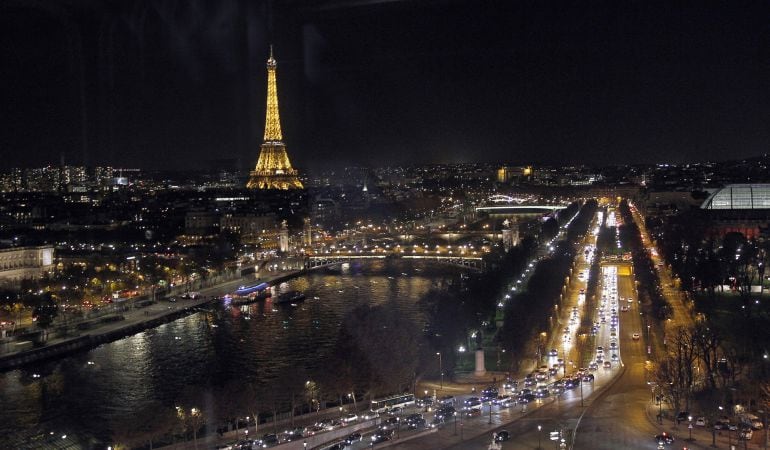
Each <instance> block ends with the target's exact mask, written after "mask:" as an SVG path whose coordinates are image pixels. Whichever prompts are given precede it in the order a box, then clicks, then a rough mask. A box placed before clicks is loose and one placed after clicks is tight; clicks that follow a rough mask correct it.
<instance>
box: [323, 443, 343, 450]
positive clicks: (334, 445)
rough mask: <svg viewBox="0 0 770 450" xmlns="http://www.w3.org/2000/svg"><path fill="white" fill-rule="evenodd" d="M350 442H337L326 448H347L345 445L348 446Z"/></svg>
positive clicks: (335, 449) (334, 449)
mask: <svg viewBox="0 0 770 450" xmlns="http://www.w3.org/2000/svg"><path fill="white" fill-rule="evenodd" d="M347 446H348V444H346V443H345V442H337V443H336V444H332V445H330V446H329V447H326V450H345V447H347Z"/></svg>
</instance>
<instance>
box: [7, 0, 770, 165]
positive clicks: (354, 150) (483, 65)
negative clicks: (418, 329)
mask: <svg viewBox="0 0 770 450" xmlns="http://www.w3.org/2000/svg"><path fill="white" fill-rule="evenodd" d="M274 3H275V4H274V5H273V6H272V7H271V6H270V5H267V3H266V2H265V1H260V0H254V1H248V0H212V1H208V2H207V1H195V0H176V1H172V0H168V1H163V0H158V1H151V0H145V1H141V0H106V1H96V0H92V1H75V0H50V1H46V0H36V1H32V0H29V1H26V0H10V1H5V2H3V3H2V4H0V81H1V83H0V85H1V86H0V102H1V104H2V106H3V107H2V115H1V116H0V117H2V131H0V155H2V158H0V168H8V167H15V166H21V167H34V166H41V165H44V164H48V163H53V164H58V163H59V161H60V159H61V158H62V157H63V158H64V160H65V163H67V164H88V165H106V164H110V165H115V166H124V167H143V168H160V169H188V168H204V167H214V166H217V165H223V166H226V165H227V164H228V163H227V162H223V161H220V160H228V159H232V160H238V161H239V164H240V167H241V168H244V169H245V168H248V167H250V166H253V165H254V163H255V162H256V159H257V156H258V153H259V144H260V143H261V138H262V132H263V127H264V102H265V90H266V89H265V79H266V74H265V60H266V59H267V54H268V44H269V43H270V42H272V43H273V44H274V46H275V56H276V59H277V61H278V92H279V99H280V107H281V119H282V125H283V131H284V141H285V142H286V144H287V146H288V149H289V154H290V157H291V159H292V162H293V163H294V165H295V166H298V167H300V168H306V169H314V168H321V167H324V166H329V165H332V164H360V165H370V166H375V165H382V164H395V163H426V162H473V161H508V162H513V163H536V164H537V163H549V164H550V163H555V164H559V163H585V164H616V163H638V162H689V161H703V160H723V159H732V158H740V157H744V156H754V155H758V154H762V153H765V152H767V150H768V148H770V121H769V120H768V119H770V87H769V86H770V14H769V13H770V6H769V5H770V3H768V2H764V1H757V2H751V3H744V2H738V1H724V2H709V1H693V2H672V1H661V2H655V1H617V0H614V1H609V2H585V1H579V2H548V1H542V0H535V1H518V0H507V1H501V2H493V1H483V0H468V1H448V0H447V1H408V0H404V1H397V0H391V1H387V0H379V1H358V0H333V1H321V0H284V1H281V0H276V1H275V2H274ZM589 5H590V6H589Z"/></svg>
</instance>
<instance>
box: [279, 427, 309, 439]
mask: <svg viewBox="0 0 770 450" xmlns="http://www.w3.org/2000/svg"><path fill="white" fill-rule="evenodd" d="M304 433H305V430H304V429H302V428H299V427H298V428H293V429H291V430H286V432H285V433H284V434H283V436H284V439H285V440H286V441H287V442H291V441H295V440H297V439H300V438H302V437H303V434H304Z"/></svg>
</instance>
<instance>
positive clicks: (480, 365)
mask: <svg viewBox="0 0 770 450" xmlns="http://www.w3.org/2000/svg"><path fill="white" fill-rule="evenodd" d="M486 374H487V369H485V368H484V350H483V349H481V348H479V349H476V370H475V371H474V372H473V375H474V376H477V377H483V376H484V375H486Z"/></svg>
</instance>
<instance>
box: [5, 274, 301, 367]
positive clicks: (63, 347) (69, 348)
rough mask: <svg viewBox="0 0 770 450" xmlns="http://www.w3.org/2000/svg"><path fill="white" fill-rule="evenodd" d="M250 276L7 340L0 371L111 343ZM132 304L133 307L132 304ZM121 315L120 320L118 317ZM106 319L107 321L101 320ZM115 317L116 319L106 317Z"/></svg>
mask: <svg viewBox="0 0 770 450" xmlns="http://www.w3.org/2000/svg"><path fill="white" fill-rule="evenodd" d="M299 273H301V272H300V271H297V270H288V271H279V272H274V273H269V274H268V275H267V276H263V277H262V278H261V279H262V280H263V281H266V282H272V281H273V280H278V279H281V280H283V279H286V278H290V277H293V276H296V275H298V274H299ZM251 281H253V278H250V277H245V278H241V277H239V278H236V279H232V280H228V281H225V282H223V283H220V284H217V285H213V286H209V287H205V288H201V289H200V290H199V292H200V298H198V299H195V300H183V299H179V300H177V301H176V302H174V303H171V302H168V301H165V300H161V301H157V302H155V303H153V304H151V305H149V306H145V307H137V306H136V305H125V306H126V307H127V308H128V309H127V310H117V311H114V312H112V313H109V314H106V315H103V316H100V317H99V318H97V319H98V320H94V321H90V322H89V323H90V324H93V327H92V328H91V327H89V328H87V329H82V330H81V329H78V327H77V326H75V324H71V325H72V328H71V329H70V326H69V325H67V324H65V327H66V330H65V331H64V333H62V334H60V333H61V330H58V331H57V332H56V333H54V332H51V333H50V334H49V336H48V339H47V340H46V342H45V344H43V345H37V346H36V345H34V343H33V342H32V341H29V340H26V341H15V340H13V341H11V340H7V341H5V342H4V343H2V344H0V370H6V369H11V368H14V367H19V366H23V365H24V364H27V363H31V362H35V361H40V360H44V359H52V358H56V357H62V356H66V355H68V354H70V353H72V352H75V351H79V350H85V349H88V348H91V347H93V346H95V345H98V344H102V343H105V342H111V341H113V340H116V339H120V338H122V337H124V336H128V335H132V334H135V333H139V332H141V331H144V330H146V329H149V328H152V327H155V326H158V325H160V324H162V323H165V322H167V321H170V320H173V319H176V318H178V317H182V316H184V315H187V314H191V313H193V312H194V311H196V310H197V309H198V308H200V307H203V306H204V305H206V304H208V303H211V302H212V301H214V300H215V298H216V297H218V296H220V295H223V294H225V293H228V292H230V291H232V290H234V289H235V288H237V287H238V286H239V285H241V284H243V283H244V282H251ZM132 306H133V307H132ZM120 317H122V319H120ZM104 318H107V319H108V321H101V320H102V319H104ZM109 318H115V319H116V320H109Z"/></svg>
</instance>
